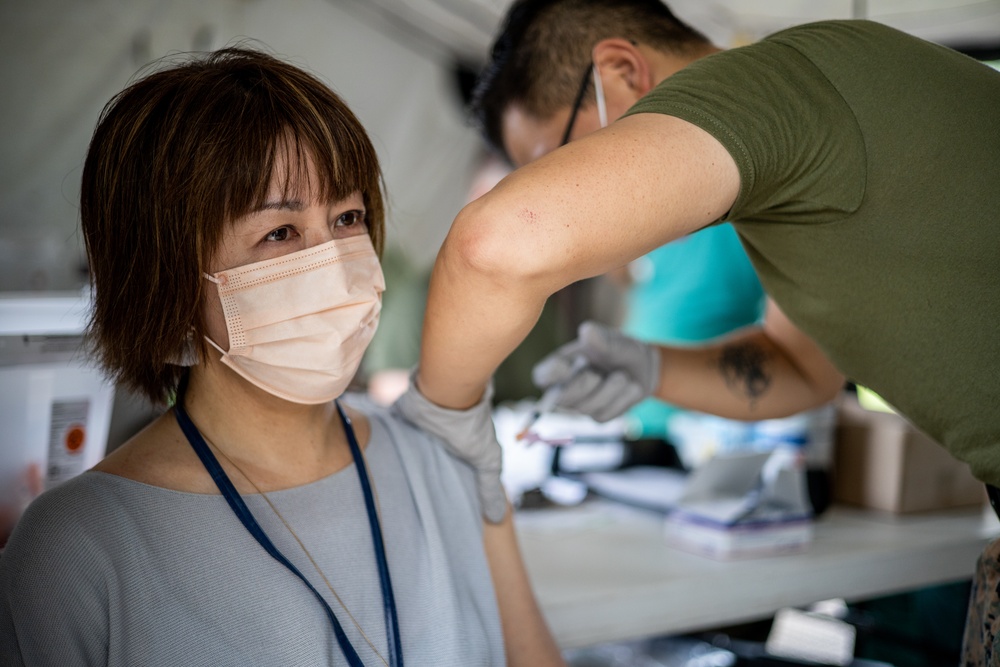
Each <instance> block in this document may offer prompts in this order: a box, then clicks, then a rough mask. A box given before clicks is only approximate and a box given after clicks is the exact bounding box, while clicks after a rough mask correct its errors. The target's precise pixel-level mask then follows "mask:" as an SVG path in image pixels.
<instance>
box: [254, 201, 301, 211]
mask: <svg viewBox="0 0 1000 667" xmlns="http://www.w3.org/2000/svg"><path fill="white" fill-rule="evenodd" d="M303 209H305V204H303V203H302V202H301V201H299V200H298V199H282V200H280V201H278V200H276V201H268V202H264V203H263V204H261V205H260V206H258V207H257V208H255V209H253V210H252V211H250V212H251V213H259V212H260V211H279V210H288V211H301V210H303Z"/></svg>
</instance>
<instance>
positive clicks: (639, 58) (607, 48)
mask: <svg viewBox="0 0 1000 667" xmlns="http://www.w3.org/2000/svg"><path fill="white" fill-rule="evenodd" d="M591 56H592V58H593V61H594V64H595V65H596V66H597V68H598V69H599V70H600V71H601V76H602V77H604V78H603V81H604V82H605V83H604V85H605V86H614V85H615V82H617V83H618V84H620V85H622V86H624V87H625V88H627V89H628V90H629V92H630V93H631V94H633V95H635V99H636V100H638V99H639V98H640V97H642V96H643V95H645V94H646V93H648V92H649V91H650V89H652V88H653V86H655V85H656V82H655V81H654V80H653V68H652V67H651V65H650V63H649V61H648V60H647V59H646V56H645V55H643V53H642V52H641V51H640V50H639V48H638V47H637V46H636V45H635V44H634V43H633V42H630V41H629V40H627V39H622V38H620V37H611V38H608V39H602V40H601V41H599V42H598V43H597V44H595V45H594V49H593V51H592V52H591Z"/></svg>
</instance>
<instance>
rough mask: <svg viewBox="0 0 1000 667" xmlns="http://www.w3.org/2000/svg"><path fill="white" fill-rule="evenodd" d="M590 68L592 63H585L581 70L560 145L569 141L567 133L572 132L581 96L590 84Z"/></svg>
mask: <svg viewBox="0 0 1000 667" xmlns="http://www.w3.org/2000/svg"><path fill="white" fill-rule="evenodd" d="M591 69H593V65H587V69H585V70H584V71H583V80H582V81H580V89H579V90H578V91H577V92H576V99H575V100H574V101H573V110H572V111H571V112H570V114H569V123H567V124H566V131H565V132H563V136H562V141H560V142H559V146H560V147H562V146H565V145H566V144H568V143H569V135H570V134H571V133H572V132H573V125H574V124H575V123H576V115H577V114H578V113H580V105H581V104H582V103H583V96H584V95H586V94H587V88H588V86H589V84H590V71H591Z"/></svg>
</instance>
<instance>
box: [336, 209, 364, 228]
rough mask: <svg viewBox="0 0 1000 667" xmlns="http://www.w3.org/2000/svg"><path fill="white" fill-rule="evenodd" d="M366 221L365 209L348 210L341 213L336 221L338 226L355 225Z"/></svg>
mask: <svg viewBox="0 0 1000 667" xmlns="http://www.w3.org/2000/svg"><path fill="white" fill-rule="evenodd" d="M364 222H365V212H364V211H347V212H346V213H342V214H340V217H338V218H337V222H336V223H335V224H336V226H337V227H353V226H354V225H357V224H358V223H361V224H364Z"/></svg>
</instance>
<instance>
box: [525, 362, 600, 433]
mask: <svg viewBox="0 0 1000 667" xmlns="http://www.w3.org/2000/svg"><path fill="white" fill-rule="evenodd" d="M586 365H587V358H586V357H585V356H583V355H582V354H578V355H576V356H575V357H573V364H572V365H571V366H570V369H569V377H567V378H566V379H565V380H563V381H562V382H559V383H557V384H554V385H552V386H551V387H549V388H548V389H546V390H545V393H544V394H542V398H541V399H540V400H539V401H538V403H537V404H536V405H535V409H534V410H532V411H531V415H530V416H529V417H528V422H527V423H526V424H525V425H524V428H523V429H521V431H520V432H519V433H518V434H517V437H516V439H517V440H524V438H525V437H526V436H527V435H528V431H530V430H531V427H532V426H534V425H535V422H537V421H538V420H539V418H541V416H542V415H544V414H545V413H547V412H551V411H552V410H553V409H554V408H555V407H556V405H557V404H558V403H559V399H560V398H562V395H563V392H564V391H566V385H567V384H569V381H570V380H572V379H573V378H574V377H576V374H577V373H579V372H580V371H581V370H583V368H584V367H585V366H586Z"/></svg>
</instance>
